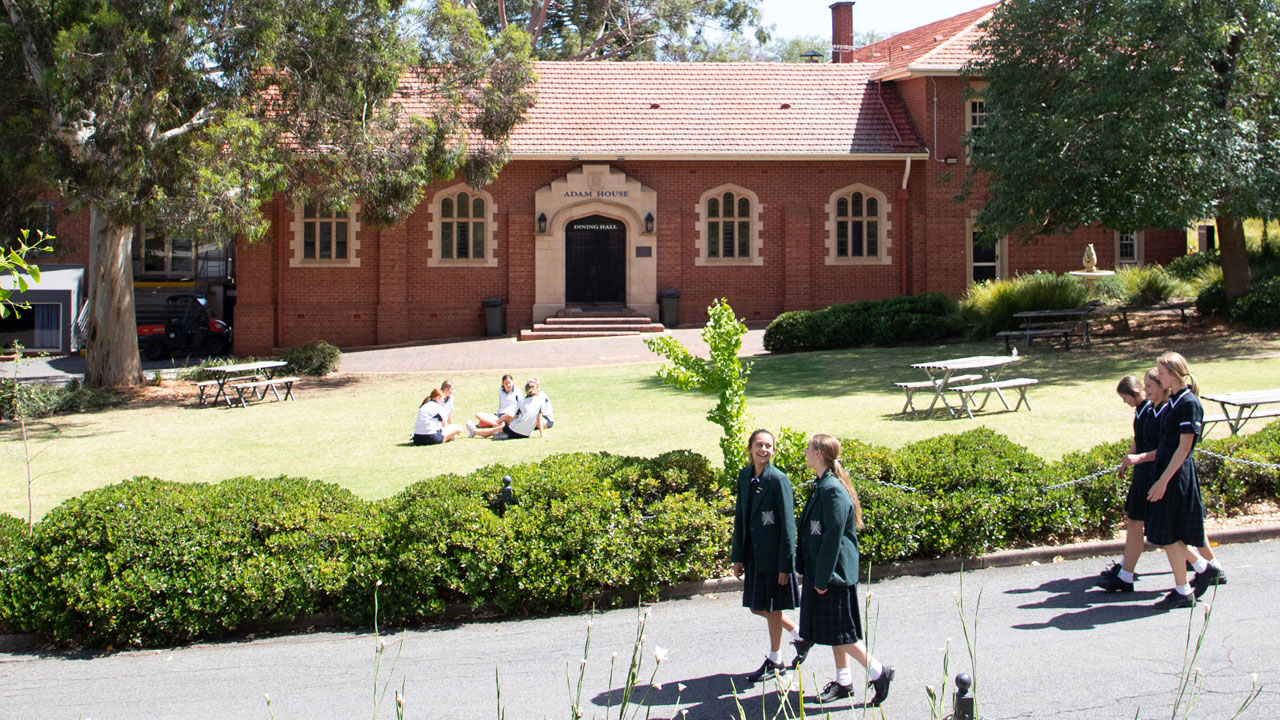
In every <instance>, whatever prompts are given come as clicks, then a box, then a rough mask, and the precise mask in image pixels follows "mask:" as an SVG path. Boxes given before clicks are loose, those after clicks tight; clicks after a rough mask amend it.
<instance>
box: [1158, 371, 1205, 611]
mask: <svg viewBox="0 0 1280 720" xmlns="http://www.w3.org/2000/svg"><path fill="white" fill-rule="evenodd" d="M1156 373H1157V375H1158V377H1159V379H1160V384H1161V386H1163V387H1164V388H1165V389H1166V390H1168V391H1169V401H1168V405H1167V407H1166V408H1165V409H1164V411H1163V412H1162V413H1161V417H1160V441H1159V444H1158V445H1157V447H1156V449H1155V451H1154V456H1155V481H1154V482H1153V483H1152V485H1151V490H1150V491H1148V493H1147V517H1146V526H1145V532H1146V535H1147V540H1148V541H1150V542H1151V544H1152V545H1156V546H1159V547H1160V548H1161V549H1163V550H1164V552H1165V556H1166V557H1168V558H1169V566H1170V568H1171V569H1172V570H1173V581H1174V588H1173V590H1171V591H1170V592H1169V594H1168V595H1167V596H1165V597H1163V598H1161V599H1160V600H1159V601H1157V602H1156V607H1160V608H1183V607H1193V606H1194V605H1195V604H1196V598H1197V597H1199V596H1200V595H1203V594H1204V592H1205V590H1207V589H1208V588H1209V586H1210V585H1212V584H1215V583H1216V582H1217V581H1218V579H1219V575H1220V571H1219V570H1218V568H1217V567H1215V566H1214V565H1210V564H1209V562H1208V561H1206V560H1204V559H1203V558H1201V557H1200V555H1199V554H1197V553H1195V551H1194V550H1192V549H1191V548H1192V547H1194V546H1196V545H1200V544H1201V543H1204V544H1206V545H1207V544H1208V543H1207V542H1206V540H1205V533H1204V517H1205V509H1204V502H1203V500H1201V498H1200V483H1199V481H1198V479H1197V478H1196V466H1195V461H1194V450H1195V446H1196V442H1197V441H1198V440H1199V438H1200V431H1201V423H1202V420H1203V418H1204V408H1203V407H1201V405H1200V398H1198V397H1197V395H1198V394H1199V389H1200V388H1199V386H1198V385H1197V383H1196V379H1195V377H1194V376H1193V375H1192V374H1191V371H1190V369H1189V368H1188V367H1187V361H1186V359H1184V358H1183V357H1182V356H1181V355H1179V354H1178V353H1172V352H1171V353H1165V354H1164V355H1161V356H1160V358H1159V359H1158V360H1156ZM1151 454H1152V453H1147V455H1151ZM1192 556H1194V557H1195V558H1196V560H1195V561H1194V562H1193V563H1192V567H1193V569H1194V570H1195V571H1196V578H1195V587H1194V589H1193V588H1192V586H1191V584H1189V583H1188V582H1187V566H1186V559H1187V558H1188V557H1192Z"/></svg>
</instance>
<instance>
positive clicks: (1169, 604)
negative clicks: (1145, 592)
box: [1155, 590, 1196, 610]
mask: <svg viewBox="0 0 1280 720" xmlns="http://www.w3.org/2000/svg"><path fill="white" fill-rule="evenodd" d="M1155 606H1156V607H1158V608H1160V609H1161V610H1176V609H1178V608H1189V607H1195V606H1196V596H1195V595H1192V594H1191V593H1187V594H1186V595H1183V594H1182V593H1180V592H1178V591H1177V590H1170V591H1169V594H1168V595H1165V596H1164V597H1162V598H1160V599H1159V600H1157V601H1156V605H1155Z"/></svg>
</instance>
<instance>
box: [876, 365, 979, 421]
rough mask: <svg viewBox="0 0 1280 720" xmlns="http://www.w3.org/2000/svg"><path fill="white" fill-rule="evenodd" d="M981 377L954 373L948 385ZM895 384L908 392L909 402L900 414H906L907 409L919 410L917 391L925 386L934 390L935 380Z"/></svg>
mask: <svg viewBox="0 0 1280 720" xmlns="http://www.w3.org/2000/svg"><path fill="white" fill-rule="evenodd" d="M981 379H982V376H981V375H952V376H951V378H950V379H949V380H947V385H948V386H951V385H957V384H960V383H967V382H973V381H974V380H981ZM894 386H895V387H900V388H902V389H903V391H904V392H906V394H907V403H906V404H905V405H903V406H902V412H901V413H899V414H900V415H906V414H907V410H910V411H911V412H913V413H915V412H919V411H918V410H916V406H915V404H914V402H913V400H914V398H915V396H916V393H918V392H920V391H921V390H924V389H925V388H928V389H930V390H932V389H933V388H934V387H935V383H934V381H933V380H919V381H917V382H900V383H894Z"/></svg>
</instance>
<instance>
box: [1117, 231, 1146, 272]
mask: <svg viewBox="0 0 1280 720" xmlns="http://www.w3.org/2000/svg"><path fill="white" fill-rule="evenodd" d="M1143 233H1144V231H1143V230H1139V231H1137V232H1133V233H1122V232H1120V231H1119V230H1116V231H1115V233H1114V234H1115V255H1114V257H1115V260H1116V261H1115V265H1116V269H1117V270H1119V269H1120V267H1121V266H1123V265H1133V266H1137V267H1141V266H1142V265H1144V264H1145V262H1146V258H1145V257H1144V256H1145V255H1146V253H1145V248H1144V247H1143V246H1144V245H1146V243H1145V242H1144V238H1143ZM1125 235H1132V236H1133V258H1132V259H1124V258H1121V257H1120V241H1121V239H1122V238H1123V237H1124V236H1125Z"/></svg>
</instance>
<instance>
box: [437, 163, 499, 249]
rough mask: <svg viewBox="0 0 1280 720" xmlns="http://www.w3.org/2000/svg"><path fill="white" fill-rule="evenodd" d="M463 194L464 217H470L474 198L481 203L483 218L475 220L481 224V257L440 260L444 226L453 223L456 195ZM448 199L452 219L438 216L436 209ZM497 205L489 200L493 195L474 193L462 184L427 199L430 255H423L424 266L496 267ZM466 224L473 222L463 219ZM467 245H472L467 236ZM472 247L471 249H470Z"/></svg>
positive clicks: (445, 189)
mask: <svg viewBox="0 0 1280 720" xmlns="http://www.w3.org/2000/svg"><path fill="white" fill-rule="evenodd" d="M462 193H466V194H467V215H468V216H470V215H471V209H472V205H473V203H474V202H475V200H476V199H477V198H478V199H480V200H483V201H484V217H482V218H479V220H478V221H479V222H483V223H484V256H483V257H478V258H477V257H467V258H461V259H459V258H447V257H444V236H443V230H444V224H445V223H446V222H451V223H456V222H457V220H458V218H457V210H456V208H457V202H458V195H460V194H462ZM446 199H448V200H452V201H453V203H454V207H455V210H454V217H453V218H443V217H441V215H440V206H441V204H442V203H443V202H444V200H446ZM497 216H498V204H497V203H496V202H494V201H493V195H490V194H489V193H488V192H486V191H484V190H477V189H475V188H473V187H470V186H469V185H467V184H466V183H458V184H455V185H450V186H449V187H447V188H444V189H442V190H440V191H439V192H437V193H436V194H435V195H434V196H432V198H431V241H430V242H431V253H430V255H428V256H427V267H497V265H498V254H497V250H498V241H497V234H496V233H495V232H494V231H495V230H496V229H497V227H498V221H497ZM467 222H468V225H470V224H471V223H475V222H477V219H476V218H474V217H468V218H467ZM467 238H468V243H469V244H470V243H472V242H473V241H474V238H472V237H471V235H470V234H468V236H467ZM473 247H474V246H473Z"/></svg>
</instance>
